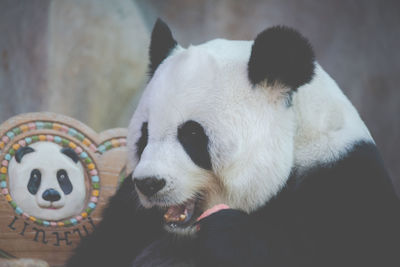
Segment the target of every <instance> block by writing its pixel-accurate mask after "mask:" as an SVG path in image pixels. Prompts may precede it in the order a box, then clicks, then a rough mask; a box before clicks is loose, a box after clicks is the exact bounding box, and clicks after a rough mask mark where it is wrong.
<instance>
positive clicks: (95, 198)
mask: <svg viewBox="0 0 400 267" xmlns="http://www.w3.org/2000/svg"><path fill="white" fill-rule="evenodd" d="M97 200H98V198H97V197H91V198H90V201H91V202H93V203H97Z"/></svg>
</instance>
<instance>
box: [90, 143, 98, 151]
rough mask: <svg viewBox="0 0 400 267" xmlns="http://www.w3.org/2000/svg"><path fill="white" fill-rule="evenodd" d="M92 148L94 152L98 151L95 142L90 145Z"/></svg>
mask: <svg viewBox="0 0 400 267" xmlns="http://www.w3.org/2000/svg"><path fill="white" fill-rule="evenodd" d="M89 148H90V150H92V151H93V152H96V151H97V147H96V146H95V145H94V144H90V146H89Z"/></svg>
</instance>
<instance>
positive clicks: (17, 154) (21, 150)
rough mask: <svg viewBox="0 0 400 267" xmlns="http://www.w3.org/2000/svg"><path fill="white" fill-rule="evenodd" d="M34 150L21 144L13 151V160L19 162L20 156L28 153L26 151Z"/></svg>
mask: <svg viewBox="0 0 400 267" xmlns="http://www.w3.org/2000/svg"><path fill="white" fill-rule="evenodd" d="M32 152H35V150H34V149H33V148H31V147H29V146H23V147H20V148H18V150H17V152H15V160H16V161H17V162H18V163H21V160H22V158H23V157H24V156H25V155H26V154H28V153H32Z"/></svg>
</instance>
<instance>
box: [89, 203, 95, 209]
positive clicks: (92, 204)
mask: <svg viewBox="0 0 400 267" xmlns="http://www.w3.org/2000/svg"><path fill="white" fill-rule="evenodd" d="M88 206H89V208H91V209H94V208H96V204H95V203H93V202H90V203H89V205H88Z"/></svg>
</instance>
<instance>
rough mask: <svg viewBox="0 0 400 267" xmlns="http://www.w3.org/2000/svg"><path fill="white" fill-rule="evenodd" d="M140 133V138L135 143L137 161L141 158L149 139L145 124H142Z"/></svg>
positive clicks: (146, 124)
mask: <svg viewBox="0 0 400 267" xmlns="http://www.w3.org/2000/svg"><path fill="white" fill-rule="evenodd" d="M140 132H141V135H140V138H139V140H138V141H137V142H136V154H137V156H138V158H139V159H140V157H141V156H142V153H143V151H144V149H145V148H146V146H147V141H148V139H149V129H148V123H147V122H143V124H142V128H141V129H140Z"/></svg>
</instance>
